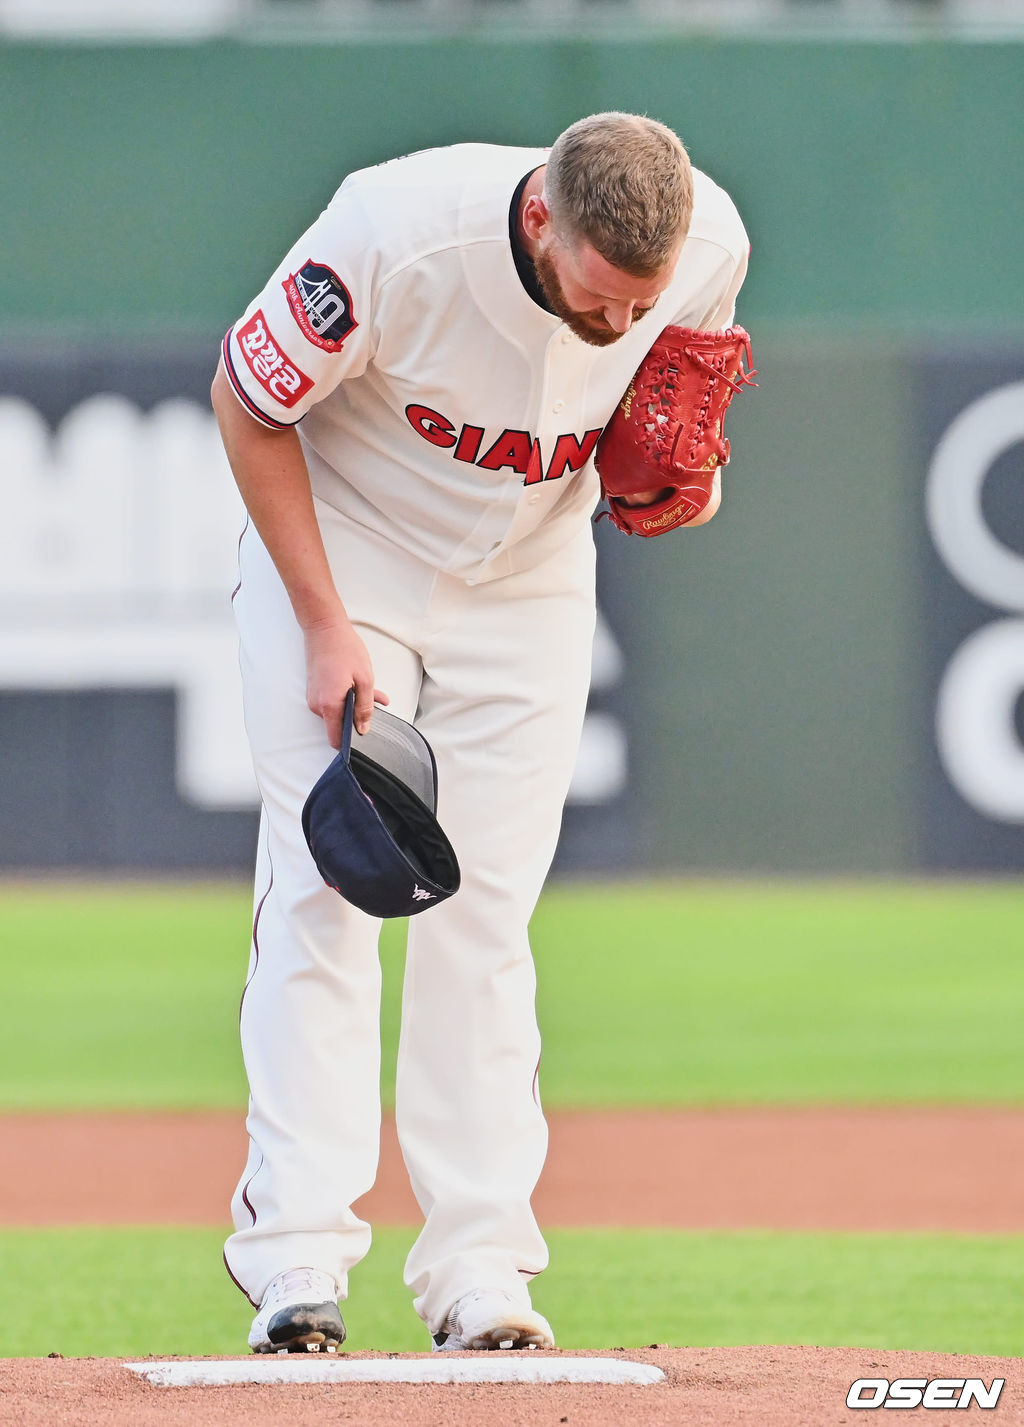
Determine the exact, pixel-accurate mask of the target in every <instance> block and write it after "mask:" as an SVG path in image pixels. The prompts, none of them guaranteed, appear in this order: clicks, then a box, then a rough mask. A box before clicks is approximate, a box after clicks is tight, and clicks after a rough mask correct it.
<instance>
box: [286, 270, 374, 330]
mask: <svg viewBox="0 0 1024 1427" xmlns="http://www.w3.org/2000/svg"><path fill="white" fill-rule="evenodd" d="M281 286H282V287H283V288H284V294H285V297H287V299H288V306H289V307H290V308H291V310H292V313H293V314H294V317H295V320H296V322H297V323H298V324H299V330H300V331H301V333H302V335H303V337H305V339H306V341H307V342H312V343H313V345H314V347H320V348H322V350H323V351H325V352H338V351H340V350H341V345H342V343H343V342H344V340H345V338H346V337H347V336H348V334H349V333H350V332H351V331H352V330H353V329H354V328H356V327H358V326H359V323H358V322H357V321H356V319H355V314H354V313H353V311H352V295H351V293H350V292H349V290H348V288H347V287H346V286H345V284H344V283H343V282H342V280H341V278H340V277H339V276H338V274H337V273H336V272H335V271H334V270H333V269H332V268H329V267H327V266H326V265H325V264H324V263H314V262H313V261H312V260H310V261H309V262H307V263H303V265H302V267H301V268H299V270H298V272H297V273H292V274H291V276H290V277H287V278H285V280H284V282H283V283H282V284H281Z"/></svg>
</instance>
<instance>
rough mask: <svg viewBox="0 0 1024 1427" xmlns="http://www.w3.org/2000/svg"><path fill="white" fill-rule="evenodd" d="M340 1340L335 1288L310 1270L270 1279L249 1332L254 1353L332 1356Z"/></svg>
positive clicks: (342, 1333) (342, 1330) (342, 1328)
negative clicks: (321, 1352) (324, 1353)
mask: <svg viewBox="0 0 1024 1427" xmlns="http://www.w3.org/2000/svg"><path fill="white" fill-rule="evenodd" d="M344 1341H345V1324H344V1323H343V1322H342V1318H341V1314H340V1313H339V1312H338V1285H337V1284H336V1283H335V1281H334V1279H333V1278H332V1277H331V1275H330V1274H329V1273H321V1272H320V1271H319V1270H318V1269H314V1268H293V1269H289V1270H288V1272H287V1273H279V1274H278V1275H277V1277H276V1278H275V1279H272V1280H271V1282H270V1284H269V1285H268V1287H267V1291H266V1293H264V1295H263V1301H262V1303H261V1304H260V1311H259V1312H258V1313H257V1314H256V1317H255V1318H254V1319H253V1320H252V1328H251V1329H250V1331H249V1347H250V1348H251V1349H252V1350H253V1352H254V1353H307V1352H308V1353H318V1352H320V1351H321V1349H323V1350H324V1351H325V1352H328V1353H333V1352H335V1351H336V1350H337V1347H338V1345H339V1344H340V1343H343V1342H344Z"/></svg>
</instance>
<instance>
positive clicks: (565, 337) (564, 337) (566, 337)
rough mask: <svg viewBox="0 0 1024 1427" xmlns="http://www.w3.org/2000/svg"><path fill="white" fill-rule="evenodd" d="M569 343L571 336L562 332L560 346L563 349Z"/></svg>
mask: <svg viewBox="0 0 1024 1427" xmlns="http://www.w3.org/2000/svg"><path fill="white" fill-rule="evenodd" d="M571 341H572V334H571V333H570V332H563V333H562V346H563V347H567V346H568V345H569V343H570V342H571Z"/></svg>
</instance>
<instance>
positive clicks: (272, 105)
mask: <svg viewBox="0 0 1024 1427" xmlns="http://www.w3.org/2000/svg"><path fill="white" fill-rule="evenodd" d="M709 95H713V96H714V98H713V102H712V101H711V100H709ZM603 107H623V108H630V109H645V110H647V111H648V112H650V113H653V114H656V115H657V116H659V117H661V118H664V119H666V120H667V121H669V122H670V123H673V124H674V125H675V126H676V127H677V128H678V129H679V131H680V133H681V134H682V135H683V136H684V138H685V139H686V140H687V142H688V144H689V146H690V149H691V151H692V153H693V156H694V160H695V162H697V163H698V165H699V166H701V167H705V168H707V169H708V170H709V171H710V172H712V173H713V174H714V175H715V176H716V177H718V178H719V179H720V180H721V181H722V182H723V183H725V184H726V186H727V187H729V188H730V190H731V191H732V192H733V193H734V195H735V196H736V198H737V201H738V202H739V204H740V206H741V209H742V211H743V214H744V217H745V218H746V221H747V224H748V228H749V230H750V233H751V236H752V240H753V257H752V267H751V277H750V280H749V282H748V285H747V287H746V288H745V290H744V293H743V294H742V295H741V302H740V309H739V317H740V320H742V321H743V322H744V324H745V325H747V326H748V327H749V328H750V329H751V331H752V332H753V334H754V350H755V359H756V363H757V366H758V368H759V371H760V373H761V375H760V377H759V381H760V383H761V385H760V386H759V388H758V390H757V391H756V392H749V391H748V392H746V393H744V395H743V397H742V399H741V400H740V401H738V402H737V404H736V405H735V406H734V407H733V408H732V410H731V412H730V418H729V426H730V436H731V438H732V441H733V445H734V450H735V456H734V460H733V464H732V466H731V468H730V470H729V472H728V474H727V478H726V502H725V505H724V507H723V510H722V513H721V514H720V515H719V516H718V517H717V518H716V520H715V521H714V522H713V523H712V525H711V526H709V527H708V528H707V529H706V530H701V531H694V532H680V533H678V534H676V535H674V536H672V537H669V538H667V539H665V540H661V541H655V542H640V541H637V540H633V541H628V540H626V539H624V538H623V537H621V536H619V535H618V533H617V532H615V531H611V530H609V529H608V528H607V523H605V525H604V526H602V527H601V529H600V530H599V532H598V539H599V544H600V549H601V602H602V610H603V613H604V616H605V625H604V627H603V635H602V644H601V647H600V649H599V651H598V652H599V657H598V661H597V672H596V678H595V687H594V689H593V692H592V697H591V708H590V718H589V720H588V735H587V742H586V745H585V757H584V762H583V764H582V765H581V769H580V771H579V776H578V779H577V785H576V789H575V792H574V796H573V802H572V804H571V805H570V808H569V811H568V815H567V820H566V831H565V837H564V840H563V846H562V850H561V853H560V861H561V865H562V866H563V867H564V868H586V867H597V868H603V869H607V868H610V867H617V866H621V867H623V868H643V867H655V868H659V869H679V870H692V869H696V870H717V869H723V870H732V871H748V870H792V871H804V870H820V871H887V870H895V871H911V870H915V869H919V868H934V867H940V868H941V867H951V868H964V869H972V868H1003V869H1013V868H1015V867H1017V866H1018V865H1019V859H1020V855H1021V853H1022V851H1024V832H1022V828H1024V748H1022V746H1021V734H1020V730H1019V729H1018V727H1017V722H1016V719H1017V706H1018V694H1019V692H1020V690H1021V689H1022V688H1024V654H1022V653H1021V651H1022V650H1024V636H1022V633H1021V631H1022V630H1024V625H1022V623H1021V620H1020V618H1019V616H1020V614H1021V612H1022V611H1024V573H1022V572H1024V556H1022V555H1021V554H1020V553H1019V552H1020V550H1021V548H1022V541H1021V536H1020V531H1021V529H1022V528H1024V525H1022V517H1024V494H1022V492H1024V485H1022V482H1021V475H1022V474H1024V465H1022V461H1021V459H1020V458H1021V449H1022V448H1021V445H1020V442H1021V441H1022V440H1024V422H1019V421H1018V418H1017V416H1016V414H1015V413H1017V412H1019V411H1024V387H1020V388H1017V387H1016V384H1017V383H1020V382H1022V381H1024V314H1022V312H1021V310H1020V296H1019V293H1020V245H1019V233H1020V231H1021V228H1022V220H1024V212H1022V209H1024V172H1022V171H1021V170H1022V167H1024V157H1022V149H1021V146H1020V144H1019V141H1018V137H1017V136H1018V134H1019V127H1020V119H1021V115H1022V110H1024V46H1020V45H997V44H971V45H959V46H957V45H953V44H946V43H940V42H934V43H927V42H916V43H905V44H895V43H893V44H882V43H851V44H838V43H810V42H805V43H787V42H784V41H776V42H771V43H762V44H755V43H741V42H736V41H722V40H715V41H712V40H708V39H699V38H691V39H675V40H672V41H667V40H666V41H665V42H656V41H652V42H650V43H647V42H643V43H641V42H631V43H619V44H615V43H612V42H609V41H594V42H586V41H578V42H556V43H547V44H540V43H537V44H517V43H511V42H508V41H496V40H493V39H486V38H482V37H481V38H478V39H471V38H459V39H449V40H433V41H426V40H423V41H419V42H409V43H404V44H403V43H398V44H388V45H384V44H379V45H378V44H373V43H370V42H362V43H359V44H353V45H349V46H341V45H337V44H331V45H326V44H325V45H312V44H307V45H302V46H291V47H288V46H269V45H268V46H245V45H238V44H232V43H222V44H209V45H196V46H193V47H187V46H166V47H161V48H153V49H149V48H141V47H121V48H109V47H101V46H95V47H81V48H57V47H53V48H48V47H31V46H10V47H7V48H4V49H0V127H2V131H3V133H4V136H5V141H4V143H3V145H0V187H2V191H3V194H4V201H3V203H2V205H0V225H2V226H0V234H2V242H3V251H4V253H5V257H6V259H7V261H6V262H5V263H4V264H3V266H2V269H0V394H2V395H0V483H2V484H3V487H4V493H5V501H4V506H5V510H6V512H7V515H6V518H5V521H4V523H3V528H2V531H0V689H2V692H0V757H2V759H3V763H4V767H3V782H4V786H5V789H6V794H7V795H6V797H5V799H4V800H3V804H2V806H0V866H7V867H17V866H63V865H86V866H87V865H93V866H102V867H120V866H141V867H149V866H158V867H159V866H184V867H196V868H202V867H208V868H220V869H225V868H234V867H240V866H243V865H245V863H247V861H248V859H249V856H250V849H251V845H252V836H253V826H254V813H253V811H252V790H251V781H249V782H247V781H246V780H247V777H249V775H248V772H247V763H246V758H245V751H244V743H243V741H242V739H241V733H240V729H239V725H238V722H237V719H238V714H237V686H236V683H235V682H233V681H234V672H233V653H232V648H231V640H232V631H231V626H230V618H229V614H228V609H227V604H226V595H227V593H228V592H229V591H230V588H231V585H232V583H233V569H232V558H233V538H234V533H235V529H236V525H237V502H236V500H235V497H234V492H233V488H232V487H231V485H230V481H229V478H228V477H227V475H226V471H225V469H224V467H223V462H222V459H221V458H220V456H219V453H218V451H217V448H216V443H215V439H213V438H212V437H211V425H210V423H211V418H210V416H209V412H208V408H207V406H206V396H205V393H206V389H207V386H208V380H209V375H210V371H211V369H212V366H213V364H214V362H215V359H216V343H217V337H218V335H219V333H220V332H221V331H222V330H223V328H224V327H225V326H226V325H227V324H228V323H229V322H230V321H231V320H233V318H234V316H235V315H236V314H237V312H238V311H239V310H240V308H241V307H242V306H243V305H244V303H245V301H246V300H247V298H248V296H249V295H250V294H251V292H252V291H253V290H255V288H256V287H257V286H258V285H259V284H261V283H262V281H263V280H264V277H265V275H266V272H267V271H268V270H269V268H270V267H271V266H273V264H274V263H276V261H277V259H278V257H279V255H280V252H281V251H283V249H284V248H285V247H286V246H287V245H288V244H289V242H290V241H291V238H292V237H293V236H294V234H295V232H296V231H298V229H299V228H300V227H301V226H302V225H303V224H305V223H306V222H307V221H309V220H310V219H311V218H312V217H313V216H314V215H315V214H316V212H317V211H318V209H319V208H320V206H322V204H323V203H324V202H325V201H326V200H327V198H328V197H329V195H330V192H331V190H332V188H333V187H334V185H335V183H336V182H337V181H339V180H340V178H341V177H342V176H343V174H344V172H345V171H346V170H347V169H348V168H350V167H353V166H356V165H358V164H362V163H366V162H372V161H374V160H376V159H378V158H381V157H384V156H386V155H388V154H391V153H394V152H401V151H404V150H408V149H412V148H421V147H424V146H427V145H429V144H434V143H445V142H450V141H453V140H458V139H463V138H484V139H492V140H495V141H507V142H515V143H533V142H536V143H543V142H546V141H548V140H549V139H550V138H551V137H552V136H553V135H554V134H555V133H556V132H557V131H558V129H559V128H560V127H562V126H563V125H564V124H565V123H566V122H569V121H570V120H571V119H572V118H573V117H575V116H576V115H577V114H579V113H582V112H586V111H588V110H593V109H597V108H603ZM986 333H988V334H995V335H994V337H989V338H988V339H986V340H985V341H984V342H983V341H982V340H981V336H982V334H986ZM1000 393H1002V395H999V394H1000ZM112 394H114V395H112ZM990 394H996V395H994V396H992V399H991V403H990V404H988V405H984V406H981V407H978V406H977V405H976V404H977V403H978V402H979V400H982V399H986V400H987V399H988V397H989V396H990ZM965 411H966V412H967V413H968V414H967V415H966V416H964V417H963V418H962V419H963V422H964V423H966V425H964V426H962V427H954V435H953V437H950V438H949V440H947V441H946V442H945V443H944V444H943V438H944V435H945V433H947V432H948V431H949V429H950V427H951V425H952V424H953V423H954V422H955V421H956V420H957V419H958V418H960V417H961V414H962V413H964V412H965ZM957 430H962V431H966V445H965V446H964V447H963V450H966V451H967V452H968V454H970V453H971V452H974V453H975V454H976V459H975V460H974V461H973V462H972V461H971V460H970V459H966V460H964V459H963V458H962V457H961V456H958V455H957V450H956V449H955V438H956V432H957ZM53 432H59V437H58V439H57V440H56V441H55V442H54V441H53V440H52V433H53ZM993 433H995V434H993ZM950 441H953V442H954V449H953V460H952V461H949V460H946V459H945V457H944V456H943V452H946V454H947V455H948V452H949V449H950V445H949V442H950ZM1000 443H1001V444H1000ZM986 445H987V448H988V449H987V450H986V449H985V448H986ZM937 451H938V452H939V457H940V459H939V461H938V474H936V460H935V457H936V452H937ZM930 489H931V491H932V496H931V498H930V499H931V507H932V515H931V522H929V516H928V509H929V495H928V492H929V490H930ZM943 509H944V510H945V511H946V512H947V517H948V518H945V519H944V518H943V516H942V514H941V511H942V510H943ZM937 510H938V511H939V514H938V516H937V515H936V511H937ZM936 521H937V524H936ZM961 537H963V538H961ZM961 546H963V548H962V549H961V548H960V547H961ZM1015 552H1016V553H1015ZM979 571H980V574H979ZM989 573H991V578H990V579H989V578H988V574H989ZM950 670H952V673H950ZM937 710H939V711H940V733H939V736H938V737H937V736H936V733H935V724H936V713H937Z"/></svg>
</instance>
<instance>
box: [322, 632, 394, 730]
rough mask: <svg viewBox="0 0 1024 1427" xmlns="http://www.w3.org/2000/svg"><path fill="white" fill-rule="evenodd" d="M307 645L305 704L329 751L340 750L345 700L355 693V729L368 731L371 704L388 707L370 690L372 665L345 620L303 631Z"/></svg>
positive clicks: (382, 697)
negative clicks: (315, 716) (323, 733)
mask: <svg viewBox="0 0 1024 1427" xmlns="http://www.w3.org/2000/svg"><path fill="white" fill-rule="evenodd" d="M303 636H304V638H305V641H306V702H307V704H308V705H309V707H310V708H311V709H312V711H313V712H314V713H315V714H319V715H320V717H321V718H322V719H323V721H324V723H325V725H326V727H327V737H328V739H329V740H330V744H331V747H332V748H340V747H341V726H342V722H343V718H344V712H345V696H346V695H347V694H348V691H349V689H351V688H354V689H355V691H356V710H355V727H356V732H357V733H365V732H366V730H367V729H368V728H369V727H370V717H371V715H372V713H373V705H374V701H376V702H377V703H379V704H387V703H390V702H391V700H390V699H389V698H388V696H387V694H385V693H383V692H382V691H381V690H380V689H375V688H374V686H373V665H372V664H371V662H370V655H369V653H368V652H367V649H366V645H365V644H364V643H363V641H362V640H361V639H360V638H359V635H358V634H357V633H356V632H355V630H354V629H353V627H352V625H351V624H350V623H349V621H348V620H347V619H344V618H342V619H341V620H336V621H332V622H331V623H329V624H326V623H325V624H319V625H314V626H312V627H311V628H309V629H305V630H303Z"/></svg>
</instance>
